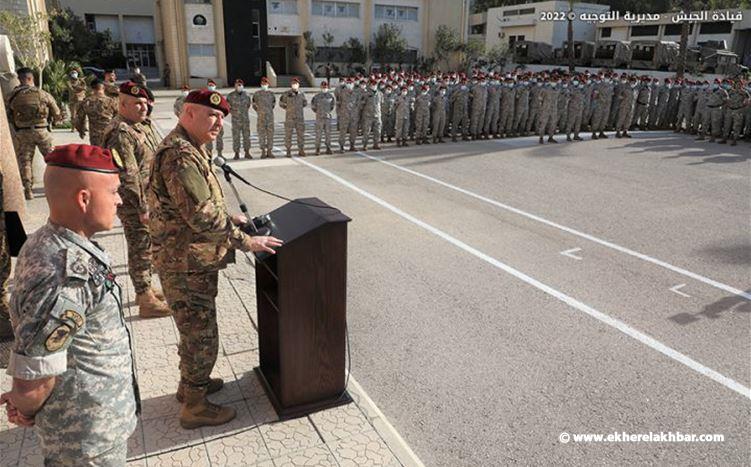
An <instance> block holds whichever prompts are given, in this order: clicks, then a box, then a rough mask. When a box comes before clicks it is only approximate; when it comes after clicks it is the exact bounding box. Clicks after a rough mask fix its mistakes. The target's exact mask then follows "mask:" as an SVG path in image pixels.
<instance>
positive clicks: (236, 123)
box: [227, 90, 250, 157]
mask: <svg viewBox="0 0 751 467" xmlns="http://www.w3.org/2000/svg"><path fill="white" fill-rule="evenodd" d="M227 102H229V108H230V115H232V150H233V151H234V152H235V154H237V153H239V152H240V136H242V147H243V149H244V150H245V157H250V115H249V114H248V111H249V110H250V94H248V93H247V92H245V91H242V92H240V91H237V90H234V91H232V92H231V93H229V94H228V95H227Z"/></svg>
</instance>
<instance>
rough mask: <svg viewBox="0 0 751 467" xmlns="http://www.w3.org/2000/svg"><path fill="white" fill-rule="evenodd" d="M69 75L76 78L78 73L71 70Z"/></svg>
mask: <svg viewBox="0 0 751 467" xmlns="http://www.w3.org/2000/svg"><path fill="white" fill-rule="evenodd" d="M70 77H71V78H73V79H76V78H78V73H76V72H73V73H71V74H70Z"/></svg>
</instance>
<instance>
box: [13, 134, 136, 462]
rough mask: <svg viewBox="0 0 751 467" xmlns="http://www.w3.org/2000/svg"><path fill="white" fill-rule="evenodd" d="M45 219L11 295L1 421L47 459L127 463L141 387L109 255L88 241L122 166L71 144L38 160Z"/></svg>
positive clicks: (114, 199)
mask: <svg viewBox="0 0 751 467" xmlns="http://www.w3.org/2000/svg"><path fill="white" fill-rule="evenodd" d="M45 159H46V162H47V168H46V170H45V173H44V187H45V191H46V196H47V204H48V205H49V219H48V222H47V224H45V225H44V226H42V227H41V228H39V230H37V231H36V232H34V233H33V234H32V235H30V236H29V238H28V240H27V241H26V243H25V244H24V246H23V248H22V249H21V252H20V254H19V256H18V263H17V265H16V270H15V277H14V284H15V287H14V292H13V297H12V300H11V309H10V312H11V322H12V323H13V326H14V333H15V336H16V339H15V341H14V343H13V347H12V349H11V355H10V363H9V365H8V371H7V373H8V375H10V376H11V377H12V378H13V388H12V389H11V391H10V392H7V393H5V394H2V396H0V404H5V405H6V407H5V409H6V413H7V416H8V420H9V421H10V422H11V423H15V424H17V425H21V426H27V427H28V426H32V425H34V427H35V430H36V432H37V435H38V436H39V437H40V439H41V446H42V454H43V456H44V465H56V466H62V465H71V466H72V465H92V466H93V465H97V466H117V467H120V466H125V460H126V453H127V447H128V437H129V436H130V435H131V433H133V430H134V429H135V427H136V415H137V412H138V387H137V385H136V378H135V376H134V372H133V360H132V355H131V348H130V335H129V333H128V329H127V327H126V326H125V316H124V315H123V310H122V307H121V303H122V297H121V294H120V287H119V286H118V285H117V283H116V282H115V274H114V272H113V271H112V261H111V259H110V257H109V255H108V254H107V253H106V252H104V250H102V249H101V248H100V247H99V245H97V244H96V242H94V241H93V240H91V238H92V236H93V235H94V234H95V233H97V232H103V231H107V230H110V229H112V226H113V224H114V221H115V214H116V212H117V207H118V206H119V204H120V202H121V201H120V196H119V194H118V186H119V185H120V177H119V176H118V169H119V167H118V166H117V165H116V163H115V161H114V160H113V157H112V155H111V154H110V152H109V151H108V150H106V149H102V148H99V147H96V146H88V145H78V144H71V145H67V146H58V147H57V148H55V150H54V151H52V152H51V153H50V154H48V155H47V157H46V158H45Z"/></svg>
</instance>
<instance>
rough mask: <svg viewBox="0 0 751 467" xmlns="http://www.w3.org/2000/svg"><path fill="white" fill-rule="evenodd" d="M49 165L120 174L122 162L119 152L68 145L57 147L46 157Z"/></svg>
mask: <svg viewBox="0 0 751 467" xmlns="http://www.w3.org/2000/svg"><path fill="white" fill-rule="evenodd" d="M44 161H45V162H46V163H47V165H53V166H56V167H65V168H68V169H76V170H88V171H91V172H101V173H108V174H116V173H119V172H120V167H122V162H121V161H120V156H118V154H117V152H114V153H113V152H110V150H109V149H104V148H100V147H99V146H89V145H88V144H66V145H64V146H56V147H55V148H54V149H53V150H52V152H50V153H49V154H47V155H46V156H44Z"/></svg>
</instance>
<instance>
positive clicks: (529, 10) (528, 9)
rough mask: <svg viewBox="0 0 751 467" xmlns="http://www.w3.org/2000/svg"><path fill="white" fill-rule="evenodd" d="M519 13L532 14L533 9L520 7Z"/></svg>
mask: <svg viewBox="0 0 751 467" xmlns="http://www.w3.org/2000/svg"><path fill="white" fill-rule="evenodd" d="M519 14H520V15H534V14H535V9H534V8H522V9H521V10H519Z"/></svg>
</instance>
